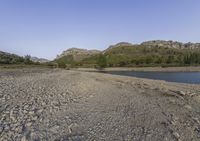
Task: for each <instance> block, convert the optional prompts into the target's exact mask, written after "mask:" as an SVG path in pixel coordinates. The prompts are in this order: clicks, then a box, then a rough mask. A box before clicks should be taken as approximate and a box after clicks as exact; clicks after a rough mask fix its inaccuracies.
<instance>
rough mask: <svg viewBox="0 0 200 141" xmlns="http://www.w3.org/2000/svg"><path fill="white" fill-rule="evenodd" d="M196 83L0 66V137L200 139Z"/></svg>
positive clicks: (82, 140)
mask: <svg viewBox="0 0 200 141" xmlns="http://www.w3.org/2000/svg"><path fill="white" fill-rule="evenodd" d="M199 94H200V87H199V85H186V84H177V83H168V82H164V81H154V80H147V79H138V78H131V77H121V76H114V75H109V74H100V73H91V72H79V71H67V70H24V71H21V70H12V71H5V70H1V71H0V111H1V113H0V140H16V141H18V140H19V141H26V140H33V141H39V140H42V141H43V140H52V141H53V140H56V141H60V140H61V141H62V140H63V141H68V140H69V141H70V140H72V141H85V140H92V141H93V140H96V141H99V140H100V141H101V140H102V141H104V140H106V141H111V140H122V141H129V140H130V141H133V140H136V141H138V140H139V141H140V140H141V141H142V140H144V141H149V140H153V141H156V140H159V141H160V140H163V141H169V140H170V141H173V140H174V141H176V140H179V141H188V140H194V141H198V140H200V95H199Z"/></svg>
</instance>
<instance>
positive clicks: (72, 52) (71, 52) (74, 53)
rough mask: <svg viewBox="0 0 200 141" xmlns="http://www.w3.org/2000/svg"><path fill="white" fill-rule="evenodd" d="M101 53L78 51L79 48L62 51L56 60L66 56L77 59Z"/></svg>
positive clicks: (96, 51) (85, 50)
mask: <svg viewBox="0 0 200 141" xmlns="http://www.w3.org/2000/svg"><path fill="white" fill-rule="evenodd" d="M100 52H101V51H98V50H87V49H79V48H70V49H68V50H66V51H63V52H62V54H61V55H57V58H56V59H59V58H61V57H63V56H68V55H72V56H73V57H75V58H76V57H78V56H82V57H84V56H91V55H95V54H98V53H100Z"/></svg>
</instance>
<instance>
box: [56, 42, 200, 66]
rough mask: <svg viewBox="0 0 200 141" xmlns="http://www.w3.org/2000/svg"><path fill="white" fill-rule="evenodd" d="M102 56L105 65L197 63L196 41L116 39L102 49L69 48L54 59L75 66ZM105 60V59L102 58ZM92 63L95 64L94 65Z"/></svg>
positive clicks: (199, 50) (199, 48)
mask: <svg viewBox="0 0 200 141" xmlns="http://www.w3.org/2000/svg"><path fill="white" fill-rule="evenodd" d="M100 56H101V57H102V56H103V58H106V60H107V66H109V67H119V66H120V67H123V66H138V65H139V66H141V65H142V66H146V65H156V66H157V65H198V64H200V43H181V42H176V41H163V40H154V41H147V42H143V43H141V44H131V43H128V42H120V43H118V44H116V45H111V46H109V47H108V48H107V49H105V50H104V51H102V52H100V51H96V50H85V49H78V48H71V49H68V50H67V51H64V52H63V53H62V54H61V55H59V56H58V57H57V59H56V61H60V60H62V62H63V63H66V64H70V63H73V64H78V65H79V66H82V65H85V64H86V65H87V66H88V64H89V65H90V64H92V65H95V64H96V65H97V64H98V61H99V60H101V59H99V57H100ZM103 60H105V59H103ZM96 65H95V66H96Z"/></svg>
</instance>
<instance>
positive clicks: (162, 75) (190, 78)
mask: <svg viewBox="0 0 200 141" xmlns="http://www.w3.org/2000/svg"><path fill="white" fill-rule="evenodd" d="M106 73H109V74H115V75H125V76H134V77H140V78H149V79H157V80H165V81H169V82H179V83H190V84H200V72H138V71H109V72H106Z"/></svg>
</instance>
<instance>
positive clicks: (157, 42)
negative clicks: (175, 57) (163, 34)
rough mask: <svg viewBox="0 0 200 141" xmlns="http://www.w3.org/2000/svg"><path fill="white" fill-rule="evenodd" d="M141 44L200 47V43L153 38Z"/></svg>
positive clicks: (177, 47)
mask: <svg viewBox="0 0 200 141" xmlns="http://www.w3.org/2000/svg"><path fill="white" fill-rule="evenodd" d="M141 45H144V46H149V47H156V46H157V47H166V48H176V49H197V48H200V43H190V42H189V43H181V42H177V41H164V40H153V41H147V42H143V43H141Z"/></svg>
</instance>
